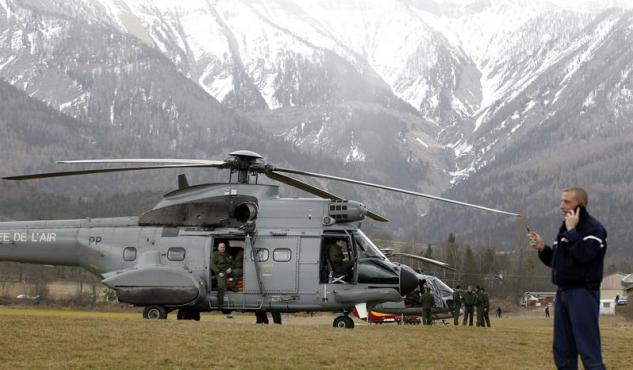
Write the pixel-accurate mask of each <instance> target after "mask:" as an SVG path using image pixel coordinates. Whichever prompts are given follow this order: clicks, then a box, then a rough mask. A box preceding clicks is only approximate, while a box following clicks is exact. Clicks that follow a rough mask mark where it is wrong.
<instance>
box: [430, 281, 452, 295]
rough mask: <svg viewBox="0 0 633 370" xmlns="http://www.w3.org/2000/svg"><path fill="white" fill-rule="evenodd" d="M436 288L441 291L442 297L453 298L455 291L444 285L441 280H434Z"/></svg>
mask: <svg viewBox="0 0 633 370" xmlns="http://www.w3.org/2000/svg"><path fill="white" fill-rule="evenodd" d="M433 282H434V283H435V286H436V287H437V289H438V290H439V291H440V294H441V295H442V297H452V296H453V289H451V288H450V287H449V286H448V285H446V284H444V282H443V281H442V280H440V279H433Z"/></svg>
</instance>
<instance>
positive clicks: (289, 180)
mask: <svg viewBox="0 0 633 370" xmlns="http://www.w3.org/2000/svg"><path fill="white" fill-rule="evenodd" d="M264 174H266V176H268V177H269V178H271V179H273V180H275V181H279V182H282V183H284V184H286V185H290V186H292V187H294V188H297V189H300V190H303V191H305V192H308V193H310V194H314V195H316V196H317V197H321V198H325V199H332V200H343V198H341V197H339V196H338V195H335V194H332V193H330V192H328V191H325V190H323V189H320V188H317V187H315V186H312V185H310V184H307V183H305V182H303V181H301V180H297V179H295V178H293V177H290V176H286V175H282V174H280V173H275V172H272V171H266V172H264ZM367 217H369V218H371V219H373V220H375V221H380V222H389V220H387V219H386V218H384V217H382V216H381V215H379V214H377V213H374V212H372V211H369V210H367Z"/></svg>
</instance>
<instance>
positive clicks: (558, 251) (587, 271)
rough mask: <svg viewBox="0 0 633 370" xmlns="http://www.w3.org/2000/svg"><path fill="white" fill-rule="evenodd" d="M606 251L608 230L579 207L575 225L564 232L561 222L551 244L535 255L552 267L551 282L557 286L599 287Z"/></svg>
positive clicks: (594, 288) (596, 288)
mask: <svg viewBox="0 0 633 370" xmlns="http://www.w3.org/2000/svg"><path fill="white" fill-rule="evenodd" d="M606 252H607V230H605V228H604V227H603V226H602V225H601V224H600V222H598V220H596V219H595V218H593V217H591V215H589V213H588V212H587V211H586V210H585V209H584V208H581V211H580V222H578V225H576V228H574V229H572V230H569V231H567V229H566V228H565V223H564V222H563V225H562V226H561V227H560V229H559V230H558V235H557V236H556V240H555V241H554V244H553V245H552V246H551V247H550V246H548V245H546V246H545V248H543V250H542V251H540V252H539V253H538V256H539V258H540V259H541V261H543V263H544V264H546V265H547V266H549V267H551V268H552V282H553V283H554V284H556V285H558V287H559V288H561V289H569V288H576V287H585V288H587V289H591V290H598V289H600V282H602V272H603V262H604V255H605V253H606Z"/></svg>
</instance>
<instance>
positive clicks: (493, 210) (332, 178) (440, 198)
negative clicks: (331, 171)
mask: <svg viewBox="0 0 633 370" xmlns="http://www.w3.org/2000/svg"><path fill="white" fill-rule="evenodd" d="M270 171H272V172H287V173H294V174H297V175H304V176H311V177H319V178H322V179H328V180H334V181H341V182H348V183H351V184H357V185H363V186H368V187H372V188H377V189H383V190H389V191H395V192H398V193H403V194H409V195H414V196H418V197H422V198H427V199H433V200H439V201H442V202H446V203H451V204H458V205H461V206H465V207H470V208H476V209H481V210H484V211H489V212H495V213H501V214H505V215H510V216H517V217H518V216H519V214H518V213H512V212H506V211H502V210H499V209H494V208H488V207H484V206H479V205H476V204H471V203H465V202H460V201H457V200H452V199H448V198H442V197H438V196H435V195H429V194H424V193H418V192H416V191H411V190H406V189H400V188H395V187H392V186H386V185H380V184H374V183H371V182H365V181H359V180H353V179H348V178H345V177H338V176H332V175H325V174H322V173H316V172H307V171H298V170H293V169H288V168H276V167H273V168H271V169H270Z"/></svg>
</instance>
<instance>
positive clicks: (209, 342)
mask: <svg viewBox="0 0 633 370" xmlns="http://www.w3.org/2000/svg"><path fill="white" fill-rule="evenodd" d="M173 316H175V315H170V319H169V320H166V321H148V320H142V319H141V318H140V314H138V313H103V312H79V311H66V310H46V309H23V308H19V309H17V308H15V309H14V308H0V368H2V369H17V368H32V369H140V368H146V369H150V368H151V369H153V368H162V369H190V368H218V369H220V368H221V369H236V368H252V369H314V368H325V369H349V368H363V369H385V368H386V369H405V368H409V369H546V368H553V363H552V360H551V340H552V338H551V337H552V321H550V320H546V319H544V318H541V317H529V316H517V317H511V318H504V319H503V320H495V321H493V325H494V326H493V327H492V328H490V329H482V328H476V327H472V328H471V327H462V326H460V327H453V326H440V325H434V326H432V327H422V326H398V325H395V324H385V325H367V324H364V323H361V322H358V321H357V326H356V328H355V329H353V330H344V329H334V328H332V327H331V323H332V319H333V317H334V316H330V315H319V316H315V317H302V316H291V315H285V316H284V325H283V326H276V325H269V326H262V325H255V324H254V321H255V319H254V316H253V315H247V314H244V315H236V318H235V319H233V320H229V319H226V318H224V316H221V315H217V314H204V315H203V317H202V321H200V322H188V321H176V320H173ZM601 325H602V342H603V353H604V356H605V362H606V364H607V366H608V367H609V368H612V369H627V368H629V369H631V368H633V362H632V361H631V358H632V357H631V353H632V352H631V343H633V325H631V323H627V322H625V321H624V320H623V319H621V318H619V317H608V318H602V321H601Z"/></svg>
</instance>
